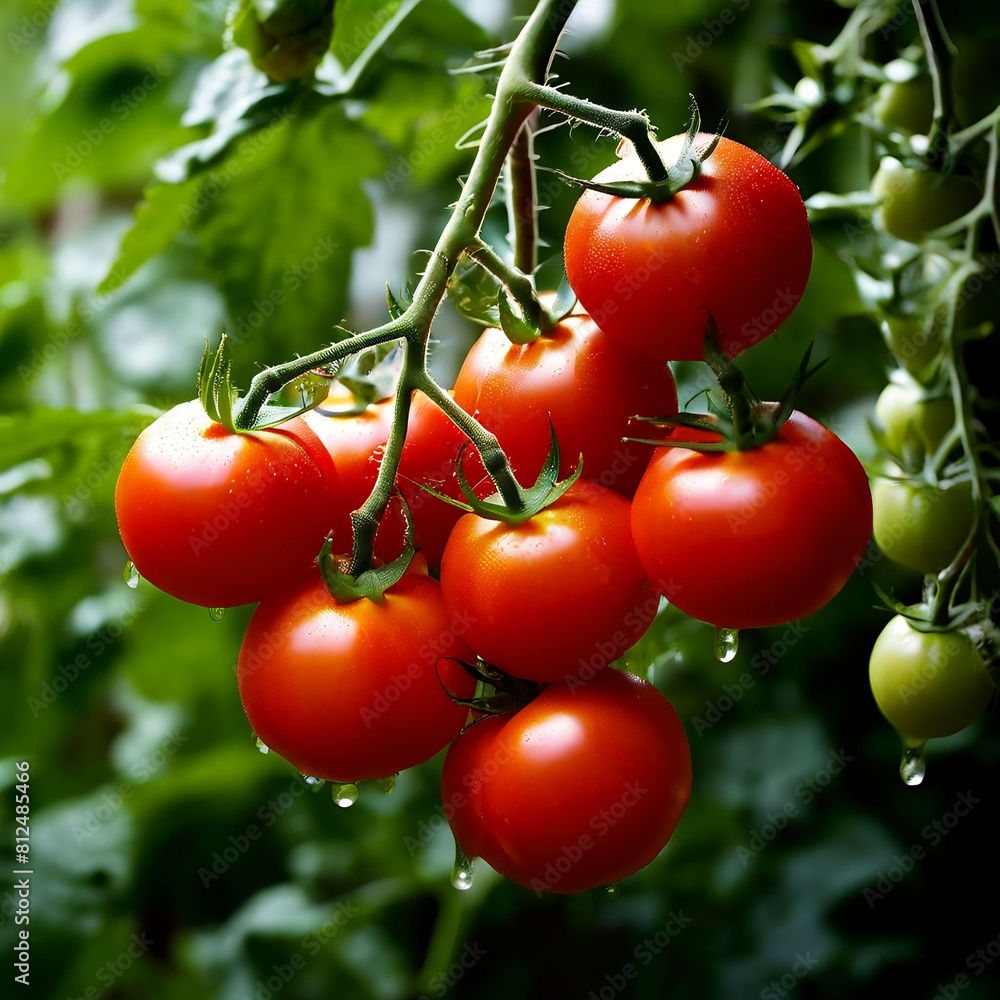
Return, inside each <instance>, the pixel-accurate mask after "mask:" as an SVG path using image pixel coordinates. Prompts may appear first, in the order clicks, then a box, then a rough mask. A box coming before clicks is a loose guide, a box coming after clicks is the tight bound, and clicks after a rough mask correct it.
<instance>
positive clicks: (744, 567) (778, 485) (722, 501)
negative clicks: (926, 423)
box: [632, 410, 872, 629]
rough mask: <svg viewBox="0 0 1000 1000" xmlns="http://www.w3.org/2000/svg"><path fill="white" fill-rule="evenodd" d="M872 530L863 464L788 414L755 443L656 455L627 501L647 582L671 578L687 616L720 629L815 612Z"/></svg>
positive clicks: (817, 428)
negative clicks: (769, 435) (769, 434)
mask: <svg viewBox="0 0 1000 1000" xmlns="http://www.w3.org/2000/svg"><path fill="white" fill-rule="evenodd" d="M679 433H682V432H679ZM683 433H687V432H686V431H685V432H683ZM871 530H872V500H871V494H870V492H869V488H868V477H867V475H866V473H865V470H864V468H863V467H862V465H861V463H860V462H859V461H858V459H857V457H856V456H855V455H854V452H852V451H851V449H850V448H849V447H848V446H847V445H846V444H844V442H843V441H841V439H840V438H839V437H837V435H836V434H834V433H833V432H832V431H830V430H828V429H827V428H826V427H824V426H823V425H822V424H820V423H819V422H817V421H816V420H813V419H812V418H811V417H807V416H806V415H805V414H803V413H800V412H798V411H796V410H793V411H792V413H791V415H790V416H789V418H788V419H787V421H786V422H785V423H783V424H782V425H781V427H780V428H779V430H778V432H777V434H776V436H775V437H774V438H773V439H772V440H770V441H768V442H767V443H766V444H763V445H760V446H759V447H755V448H748V449H746V450H743V451H738V450H730V451H714V452H703V451H695V450H691V449H686V448H683V447H665V448H660V449H658V450H657V452H656V454H654V456H653V460H652V461H651V462H650V464H649V468H648V469H647V470H646V474H645V475H644V476H643V479H642V482H641V483H640V484H639V489H638V491H637V492H636V495H635V499H634V501H633V504H632V534H633V537H634V538H635V544H636V550H637V551H638V553H639V558H640V559H641V560H642V564H643V566H645V568H646V573H647V575H648V576H649V577H650V579H653V580H669V581H670V600H671V602H672V603H673V604H675V605H676V606H677V607H678V608H679V609H680V610H681V611H683V612H684V613H685V614H688V615H690V616H691V617H693V618H698V619H700V620H701V621H704V622H709V623H710V624H712V625H715V626H716V627H717V628H725V629H740V628H761V627H764V626H768V625H780V624H784V623H786V622H790V621H795V620H797V619H799V618H802V617H804V616H805V615H808V614H812V613H813V612H814V611H817V610H819V608H821V607H822V606H823V605H824V604H826V603H827V602H828V601H829V600H831V599H832V598H833V597H834V596H835V595H836V594H837V593H838V591H839V590H840V589H841V588H842V587H843V586H844V584H845V583H846V582H847V580H848V578H849V577H850V576H851V574H852V573H853V571H854V568H855V565H856V564H857V562H858V561H859V560H860V559H861V558H862V556H863V554H864V551H865V548H866V547H867V545H868V541H869V538H870V537H871Z"/></svg>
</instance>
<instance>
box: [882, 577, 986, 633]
mask: <svg viewBox="0 0 1000 1000" xmlns="http://www.w3.org/2000/svg"><path fill="white" fill-rule="evenodd" d="M872 586H873V588H874V590H875V593H876V595H877V596H878V599H879V600H880V601H881V604H879V605H876V607H878V608H888V609H889V610H890V611H892V612H893V613H894V614H897V615H901V616H902V617H903V618H905V619H906V620H907V622H909V624H910V626H911V627H912V628H914V629H915V630H916V631H917V632H928V633H932V632H954V631H955V630H956V629H959V628H962V627H964V626H967V625H971V624H974V623H976V622H978V621H981V620H983V617H984V614H983V607H982V605H981V604H980V603H979V602H977V601H966V602H965V603H963V604H958V605H956V606H954V607H952V608H949V613H948V618H947V620H946V621H942V622H940V623H938V622H934V621H931V617H930V616H931V613H932V609H931V606H930V605H929V604H925V603H920V604H903V603H902V602H901V601H897V600H896V599H895V598H894V597H893V596H892V595H891V594H889V593H888V592H887V591H885V590H883V589H882V587H880V586H879V585H878V584H877V583H876V584H873V585H872Z"/></svg>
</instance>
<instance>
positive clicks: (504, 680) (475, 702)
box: [438, 656, 545, 715]
mask: <svg viewBox="0 0 1000 1000" xmlns="http://www.w3.org/2000/svg"><path fill="white" fill-rule="evenodd" d="M443 659H448V660H451V661H452V662H454V663H457V664H459V665H460V666H461V667H462V669H463V670H465V672H466V673H467V674H469V675H470V676H471V677H473V678H474V679H475V680H476V681H477V683H478V684H479V685H480V686H481V687H485V688H492V690H493V693H492V694H479V695H476V696H474V697H472V698H459V697H458V696H457V695H455V694H454V693H453V692H451V691H449V690H448V688H447V686H446V685H445V683H444V681H442V680H441V675H440V674H438V682H439V683H440V684H441V687H442V688H444V692H445V694H447V695H448V697H449V698H450V699H451V700H452V701H453V702H454V703H455V704H456V705H462V706H464V707H465V708H470V709H472V710H473V711H475V712H482V713H483V714H484V715H509V714H512V713H513V712H516V711H518V710H519V709H522V708H524V706H525V705H527V704H528V702H530V701H533V700H534V699H535V698H537V697H538V695H539V694H540V692H541V690H542V688H543V687H544V686H545V685H543V684H539V683H538V682H537V681H529V680H523V679H522V678H520V677H511V676H510V674H505V673H504V672H503V671H502V670H498V669H497V668H496V667H493V666H491V665H490V664H488V663H487V662H486V661H485V660H484V659H482V657H479V658H477V660H476V662H475V663H468V662H466V661H465V660H460V659H459V658H458V657H455V656H449V657H443Z"/></svg>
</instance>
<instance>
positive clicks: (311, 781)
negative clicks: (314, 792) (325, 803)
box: [302, 774, 324, 788]
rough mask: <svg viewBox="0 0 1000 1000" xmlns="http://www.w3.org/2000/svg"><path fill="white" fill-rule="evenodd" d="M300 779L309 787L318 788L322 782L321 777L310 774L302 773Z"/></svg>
mask: <svg viewBox="0 0 1000 1000" xmlns="http://www.w3.org/2000/svg"><path fill="white" fill-rule="evenodd" d="M302 780H303V781H304V782H305V783H306V784H307V785H308V786H309V787H310V788H319V787H320V786H321V785H322V784H324V781H323V779H322V778H317V777H315V776H314V775H312V774H303V775H302Z"/></svg>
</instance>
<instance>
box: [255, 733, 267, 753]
mask: <svg viewBox="0 0 1000 1000" xmlns="http://www.w3.org/2000/svg"><path fill="white" fill-rule="evenodd" d="M253 739H254V745H255V746H256V747H257V749H258V750H259V751H260V752H261V753H270V752H271V748H270V747H269V746H268V745H267V744H266V743H265V742H264V741H263V740H262V739H261V738H260V737H259V736H254V738H253Z"/></svg>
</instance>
